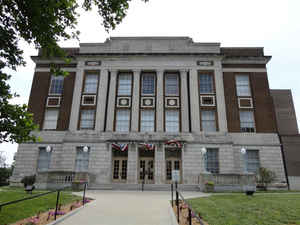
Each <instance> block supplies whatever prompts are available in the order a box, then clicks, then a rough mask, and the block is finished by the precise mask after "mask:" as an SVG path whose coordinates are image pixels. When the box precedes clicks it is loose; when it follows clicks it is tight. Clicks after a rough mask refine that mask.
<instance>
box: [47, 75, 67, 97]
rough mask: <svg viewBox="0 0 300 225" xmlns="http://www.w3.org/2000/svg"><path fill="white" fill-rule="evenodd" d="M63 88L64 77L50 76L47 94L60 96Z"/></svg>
mask: <svg viewBox="0 0 300 225" xmlns="http://www.w3.org/2000/svg"><path fill="white" fill-rule="evenodd" d="M63 86H64V77H63V76H54V75H52V76H51V84H50V90H49V94H53V95H61V94H62V93H63Z"/></svg>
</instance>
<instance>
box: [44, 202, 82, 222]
mask: <svg viewBox="0 0 300 225" xmlns="http://www.w3.org/2000/svg"><path fill="white" fill-rule="evenodd" d="M83 207H84V205H83V206H80V207H79V208H77V209H74V210H73V211H71V212H69V213H68V214H66V215H64V216H62V217H59V218H58V219H57V220H54V221H53V222H51V223H48V224H47V225H54V224H59V223H61V222H62V221H64V220H65V219H67V218H69V217H70V216H73V215H74V214H76V213H78V212H79V211H80V210H81V209H83Z"/></svg>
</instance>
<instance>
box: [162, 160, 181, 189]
mask: <svg viewBox="0 0 300 225" xmlns="http://www.w3.org/2000/svg"><path fill="white" fill-rule="evenodd" d="M172 170H179V171H180V173H179V174H180V181H179V182H178V183H181V160H180V159H178V158H168V159H166V182H167V183H168V184H169V183H172Z"/></svg>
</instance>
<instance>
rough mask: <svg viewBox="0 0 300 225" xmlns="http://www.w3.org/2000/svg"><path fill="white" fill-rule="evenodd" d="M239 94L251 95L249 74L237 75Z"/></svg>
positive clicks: (237, 91)
mask: <svg viewBox="0 0 300 225" xmlns="http://www.w3.org/2000/svg"><path fill="white" fill-rule="evenodd" d="M235 83H236V93H237V96H251V90H250V82H249V76H248V75H247V74H245V75H244V74H239V75H236V76H235Z"/></svg>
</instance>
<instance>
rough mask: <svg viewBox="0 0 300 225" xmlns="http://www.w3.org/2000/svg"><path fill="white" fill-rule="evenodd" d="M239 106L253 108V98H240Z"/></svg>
mask: <svg viewBox="0 0 300 225" xmlns="http://www.w3.org/2000/svg"><path fill="white" fill-rule="evenodd" d="M238 101H239V108H240V109H252V108H253V101H252V98H239V100H238Z"/></svg>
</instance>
